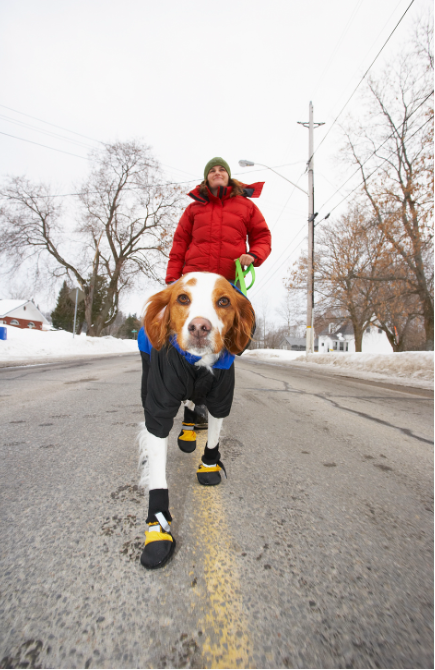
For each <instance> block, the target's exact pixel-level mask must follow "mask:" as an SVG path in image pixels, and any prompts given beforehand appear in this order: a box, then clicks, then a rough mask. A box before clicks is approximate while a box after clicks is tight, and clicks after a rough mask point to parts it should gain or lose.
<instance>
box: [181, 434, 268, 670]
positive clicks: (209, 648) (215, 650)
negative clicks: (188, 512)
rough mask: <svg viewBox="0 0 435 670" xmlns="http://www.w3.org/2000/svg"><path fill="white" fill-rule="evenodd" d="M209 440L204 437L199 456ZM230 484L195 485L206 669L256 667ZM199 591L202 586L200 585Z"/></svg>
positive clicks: (199, 623) (194, 496) (195, 514)
mask: <svg viewBox="0 0 435 670" xmlns="http://www.w3.org/2000/svg"><path fill="white" fill-rule="evenodd" d="M206 439H207V437H206V435H202V434H199V435H198V440H197V444H198V447H199V451H200V453H202V452H203V448H204V446H205V442H206ZM224 494H225V484H224V485H223V486H222V485H219V486H212V487H206V486H199V485H197V486H195V487H194V492H193V508H194V519H195V537H196V547H197V552H195V553H198V554H199V555H200V556H201V560H202V564H203V570H204V583H205V592H204V590H203V589H201V588H200V589H198V596H199V597H200V599H201V603H200V604H199V609H201V611H202V616H201V617H200V620H199V621H198V627H199V628H200V629H201V630H202V631H203V637H202V640H203V643H202V649H201V652H202V656H203V661H204V667H205V668H252V667H255V666H254V665H253V663H254V660H253V657H252V641H251V639H250V636H249V633H248V630H249V626H248V621H247V618H246V614H245V612H244V609H243V602H242V590H241V586H240V579H239V571H238V566H237V564H236V561H235V557H234V552H235V548H234V543H235V542H234V537H233V536H232V535H231V532H230V530H229V528H228V523H227V521H226V519H225V510H224V505H223V503H222V495H224ZM198 586H200V583H198Z"/></svg>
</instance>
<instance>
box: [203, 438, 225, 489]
mask: <svg viewBox="0 0 435 670" xmlns="http://www.w3.org/2000/svg"><path fill="white" fill-rule="evenodd" d="M220 457H221V455H220V453H219V445H217V446H216V447H214V449H209V448H208V447H207V445H206V446H205V450H204V455H203V457H202V459H201V463H200V464H199V467H198V470H197V471H196V476H197V478H198V482H199V483H200V484H201V485H202V486H217V485H218V484H220V483H221V481H222V479H221V473H220V471H221V470H222V472H223V473H224V475H225V478H226V476H227V472H226V470H225V466H224V464H223V463H222V461H221V460H220Z"/></svg>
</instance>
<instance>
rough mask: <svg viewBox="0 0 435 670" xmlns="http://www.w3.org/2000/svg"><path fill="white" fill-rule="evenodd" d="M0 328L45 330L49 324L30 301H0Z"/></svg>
mask: <svg viewBox="0 0 435 670" xmlns="http://www.w3.org/2000/svg"><path fill="white" fill-rule="evenodd" d="M0 326H15V327H16V328H36V330H45V329H48V327H49V323H48V321H47V319H46V318H45V316H44V315H43V314H42V312H40V311H39V309H38V308H37V307H36V305H35V304H34V303H33V302H32V301H31V300H0Z"/></svg>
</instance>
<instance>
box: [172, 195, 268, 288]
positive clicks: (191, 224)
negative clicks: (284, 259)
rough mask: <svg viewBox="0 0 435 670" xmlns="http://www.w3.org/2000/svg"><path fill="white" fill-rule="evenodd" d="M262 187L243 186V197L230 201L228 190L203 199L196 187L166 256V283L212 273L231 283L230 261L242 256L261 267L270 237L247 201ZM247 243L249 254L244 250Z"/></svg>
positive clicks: (233, 270) (233, 274) (255, 196)
mask: <svg viewBox="0 0 435 670" xmlns="http://www.w3.org/2000/svg"><path fill="white" fill-rule="evenodd" d="M263 183H264V182H261V183H257V184H251V185H250V186H246V185H243V186H244V192H245V196H241V195H237V196H234V198H231V197H230V194H231V190H232V188H231V186H228V187H226V188H223V187H222V186H221V187H220V188H219V193H218V195H217V196H214V195H213V194H212V192H211V191H210V190H209V189H207V190H208V198H204V197H203V196H202V195H201V194H200V192H199V187H198V186H197V187H196V188H195V189H194V190H193V191H191V192H190V193H189V196H190V197H191V198H193V200H194V201H195V202H193V203H191V204H190V205H189V206H188V207H187V208H186V210H185V211H184V214H183V216H182V217H181V219H180V221H179V224H178V226H177V229H176V231H175V235H174V241H173V244H172V249H171V253H170V254H169V262H168V269H167V272H166V283H167V284H170V283H171V282H173V281H175V280H176V279H179V278H180V277H181V276H182V275H185V274H187V273H188V272H215V273H216V274H219V275H223V276H224V277H225V278H226V279H228V280H230V281H234V276H235V265H234V260H235V259H236V258H239V257H240V256H241V255H242V254H245V253H249V254H250V255H251V256H253V257H254V259H255V260H254V266H255V267H258V266H259V265H261V264H262V263H263V262H264V261H265V260H266V258H267V257H268V256H269V254H270V251H271V234H270V230H269V228H268V226H267V223H266V221H265V220H264V218H263V215H262V213H261V212H260V210H259V209H258V207H256V206H255V205H254V203H253V202H251V201H250V200H249V199H248V198H258V196H259V195H260V194H261V191H262V189H263ZM246 238H248V242H249V250H248V249H247V246H246Z"/></svg>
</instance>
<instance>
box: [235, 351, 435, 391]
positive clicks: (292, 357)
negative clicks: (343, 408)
mask: <svg viewBox="0 0 435 670" xmlns="http://www.w3.org/2000/svg"><path fill="white" fill-rule="evenodd" d="M243 357H244V358H248V359H251V360H263V361H267V362H269V363H275V364H280V365H304V366H308V367H311V368H312V369H316V368H317V369H320V370H321V369H323V370H330V371H332V372H333V373H334V374H338V375H342V376H346V377H359V378H360V379H376V380H379V381H388V382H390V383H391V384H400V385H407V386H415V387H418V388H429V389H433V379H434V352H433V351H407V352H403V353H393V352H392V353H389V354H362V353H357V354H353V353H344V352H340V353H328V354H309V355H308V356H307V355H306V354H305V353H302V352H300V351H283V350H279V349H255V350H254V351H245V353H244V354H243Z"/></svg>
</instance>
